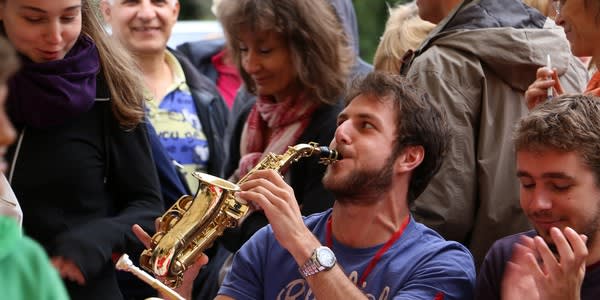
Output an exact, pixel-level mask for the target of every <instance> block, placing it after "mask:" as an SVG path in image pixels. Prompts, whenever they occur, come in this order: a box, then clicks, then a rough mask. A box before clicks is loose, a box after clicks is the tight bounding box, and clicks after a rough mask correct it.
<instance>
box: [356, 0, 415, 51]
mask: <svg viewBox="0 0 600 300" xmlns="http://www.w3.org/2000/svg"><path fill="white" fill-rule="evenodd" d="M352 2H353V3H354V9H355V10H356V17H357V19H358V32H359V35H360V56H361V57H362V59H364V60H365V61H367V62H369V63H372V62H373V56H374V55H375V50H377V45H378V44H379V39H380V38H381V35H382V34H383V30H384V29H385V22H386V21H387V19H388V16H389V13H388V6H389V7H393V6H394V5H397V4H403V3H407V2H410V1H409V0H389V1H385V0H352Z"/></svg>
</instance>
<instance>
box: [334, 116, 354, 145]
mask: <svg viewBox="0 0 600 300" xmlns="http://www.w3.org/2000/svg"><path fill="white" fill-rule="evenodd" d="M350 130H352V128H351V126H350V121H347V120H346V121H343V122H341V123H340V124H339V125H338V127H337V128H336V129H335V137H334V138H335V142H336V143H337V144H338V145H341V144H346V145H348V144H350V143H351V142H352V139H351V138H350Z"/></svg>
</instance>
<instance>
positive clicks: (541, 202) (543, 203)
mask: <svg viewBox="0 0 600 300" xmlns="http://www.w3.org/2000/svg"><path fill="white" fill-rule="evenodd" d="M529 198H530V199H529V203H528V205H529V211H532V212H539V211H547V210H549V209H551V208H552V199H551V198H550V196H549V195H548V193H546V192H544V191H543V189H541V188H536V189H535V190H534V191H533V192H532V193H531V195H530V196H529Z"/></svg>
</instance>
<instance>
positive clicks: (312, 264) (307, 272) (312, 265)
mask: <svg viewBox="0 0 600 300" xmlns="http://www.w3.org/2000/svg"><path fill="white" fill-rule="evenodd" d="M298 270H299V271H300V274H302V277H308V276H311V275H315V274H317V273H319V272H321V271H323V270H325V267H323V266H321V265H318V263H317V262H316V260H315V259H313V256H311V257H310V258H309V259H308V260H307V261H306V262H305V263H304V265H302V266H301V267H300V268H298Z"/></svg>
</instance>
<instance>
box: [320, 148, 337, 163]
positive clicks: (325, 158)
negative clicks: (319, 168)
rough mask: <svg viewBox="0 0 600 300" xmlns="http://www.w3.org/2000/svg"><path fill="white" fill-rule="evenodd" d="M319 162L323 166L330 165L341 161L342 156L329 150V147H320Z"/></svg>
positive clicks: (333, 150) (335, 151)
mask: <svg viewBox="0 0 600 300" xmlns="http://www.w3.org/2000/svg"><path fill="white" fill-rule="evenodd" d="M319 156H320V158H321V159H320V160H319V162H320V163H322V164H324V165H330V164H332V163H334V162H336V161H338V160H340V159H342V154H340V153H339V152H338V151H337V150H335V149H330V148H329V147H325V146H321V147H319Z"/></svg>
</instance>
